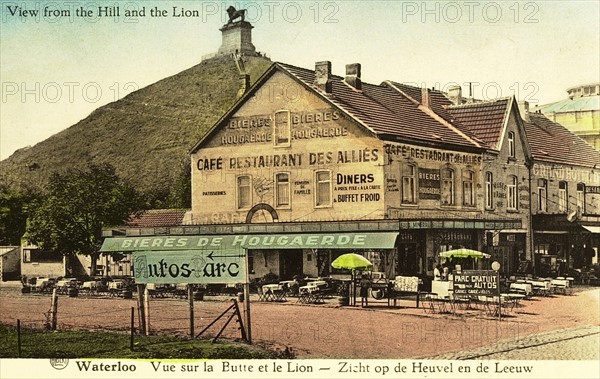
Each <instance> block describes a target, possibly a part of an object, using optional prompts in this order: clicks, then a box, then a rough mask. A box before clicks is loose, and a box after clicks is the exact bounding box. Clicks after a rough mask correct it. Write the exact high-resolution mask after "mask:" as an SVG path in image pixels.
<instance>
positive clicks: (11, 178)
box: [0, 56, 272, 193]
mask: <svg viewBox="0 0 600 379" xmlns="http://www.w3.org/2000/svg"><path fill="white" fill-rule="evenodd" d="M245 61H246V62H245V67H246V71H247V73H248V74H249V75H250V80H251V82H252V83H253V82H254V81H256V79H258V78H259V77H260V75H262V73H264V72H265V70H266V69H267V68H268V67H269V66H270V65H271V63H272V62H271V61H270V60H269V59H267V58H264V57H246V58H245ZM241 85H242V80H241V79H240V75H239V72H238V70H237V67H236V64H235V61H234V59H233V58H232V57H229V56H222V57H216V58H212V59H208V60H205V61H203V62H201V63H200V64H198V65H196V66H194V67H191V68H189V69H187V70H185V71H182V72H180V73H179V74H177V75H174V76H171V77H168V78H165V79H163V80H160V81H158V82H156V83H154V84H151V85H149V86H147V87H144V88H142V89H140V90H138V91H136V92H133V93H131V94H129V95H128V96H126V97H124V98H123V99H121V100H118V101H116V102H113V103H110V104H107V105H105V106H103V107H100V108H98V109H96V110H95V111H94V112H92V113H91V114H90V115H89V116H88V117H86V118H85V119H83V120H81V121H80V122H78V123H77V124H75V125H73V126H71V127H69V128H67V129H65V130H63V131H62V132H60V133H57V134H55V135H53V136H52V137H50V138H48V139H46V140H45V141H43V142H40V143H38V144H36V145H35V146H33V147H31V148H27V149H21V150H18V151H16V152H15V153H14V154H13V155H11V156H10V157H9V158H7V159H5V160H3V161H0V172H1V173H2V175H1V176H0V184H7V185H8V186H10V187H11V188H13V189H16V190H19V189H24V188H33V189H40V188H43V187H44V185H45V183H46V182H47V180H48V178H49V177H50V175H51V174H52V173H53V172H55V171H59V172H63V171H65V170H67V169H69V168H73V167H79V168H83V167H86V166H87V164H88V163H89V162H94V163H97V164H103V163H110V164H112V165H113V166H114V167H115V168H116V170H117V173H118V175H119V176H120V177H121V178H123V179H126V180H128V181H129V182H130V183H131V184H133V185H134V186H135V187H136V189H138V190H139V191H141V192H156V193H164V191H165V190H168V189H169V188H170V187H171V186H172V185H173V184H174V182H175V180H176V179H177V177H178V176H179V175H180V173H181V168H182V164H183V163H184V162H185V161H186V160H187V159H188V151H189V149H190V148H192V147H193V146H194V145H195V144H196V143H197V142H198V141H199V140H200V138H202V136H203V135H204V134H205V133H206V132H207V131H208V129H209V128H210V127H211V126H212V125H213V124H214V123H215V122H216V121H217V120H218V119H219V118H220V117H221V116H222V115H223V113H225V112H226V111H227V110H228V109H229V108H230V107H231V106H232V105H233V103H234V102H235V100H236V96H237V93H238V90H239V89H240V87H241Z"/></svg>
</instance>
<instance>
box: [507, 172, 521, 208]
mask: <svg viewBox="0 0 600 379" xmlns="http://www.w3.org/2000/svg"><path fill="white" fill-rule="evenodd" d="M517 184H518V181H517V177H516V176H510V177H509V178H508V185H507V186H506V191H507V196H506V197H507V200H506V207H507V208H508V209H511V210H517V209H518V208H517Z"/></svg>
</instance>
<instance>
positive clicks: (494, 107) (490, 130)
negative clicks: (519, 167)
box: [447, 97, 512, 149]
mask: <svg viewBox="0 0 600 379" xmlns="http://www.w3.org/2000/svg"><path fill="white" fill-rule="evenodd" d="M511 104H512V97H504V98H499V99H494V100H489V101H481V102H476V103H471V104H461V105H450V106H448V108H447V110H448V113H450V114H451V115H452V117H453V119H454V121H455V122H457V123H459V124H460V125H462V126H463V127H465V128H467V129H469V130H470V131H471V132H472V133H474V134H475V135H476V136H477V137H478V138H479V139H481V140H483V141H484V142H485V143H486V144H487V145H488V146H490V147H494V148H496V149H499V148H500V146H499V142H500V140H501V138H502V130H503V128H504V125H505V120H506V117H507V116H508V111H509V110H510V106H511Z"/></svg>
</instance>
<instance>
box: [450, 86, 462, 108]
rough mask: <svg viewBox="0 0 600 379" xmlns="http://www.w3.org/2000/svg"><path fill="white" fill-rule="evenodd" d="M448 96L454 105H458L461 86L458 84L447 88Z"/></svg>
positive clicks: (460, 99) (460, 102) (460, 101)
mask: <svg viewBox="0 0 600 379" xmlns="http://www.w3.org/2000/svg"><path fill="white" fill-rule="evenodd" d="M448 98H449V99H450V101H451V102H452V103H453V104H454V105H460V104H462V103H463V100H462V87H461V86H459V85H456V86H451V87H450V88H448Z"/></svg>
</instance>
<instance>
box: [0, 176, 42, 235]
mask: <svg viewBox="0 0 600 379" xmlns="http://www.w3.org/2000/svg"><path fill="white" fill-rule="evenodd" d="M35 199H36V195H35V194H34V193H33V192H30V191H27V192H17V191H13V190H11V189H9V188H8V186H0V245H20V244H21V237H23V234H24V233H25V226H26V224H27V216H28V214H29V209H30V207H29V204H31V203H32V202H33V201H34V200H35Z"/></svg>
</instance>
